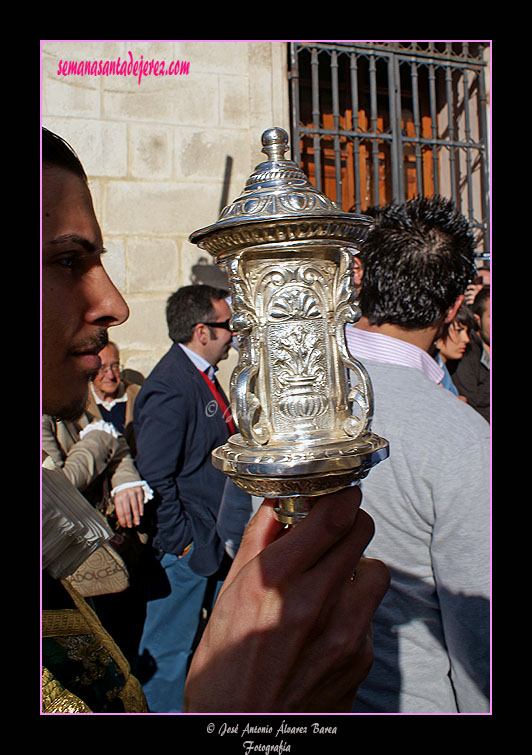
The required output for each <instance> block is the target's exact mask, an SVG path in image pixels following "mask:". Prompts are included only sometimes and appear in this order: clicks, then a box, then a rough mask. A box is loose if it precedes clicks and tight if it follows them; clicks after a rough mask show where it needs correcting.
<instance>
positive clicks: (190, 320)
mask: <svg viewBox="0 0 532 755" xmlns="http://www.w3.org/2000/svg"><path fill="white" fill-rule="evenodd" d="M228 295H229V293H228V291H226V290H225V289H223V288H215V287H214V286H207V285H193V286H183V287H182V288H180V289H178V290H177V291H176V292H175V293H173V294H172V295H171V296H170V297H169V298H168V300H167V302H166V322H167V323H168V335H169V336H170V338H171V339H172V341H173V342H174V343H185V344H186V343H189V341H191V339H192V336H193V333H194V327H195V326H196V325H197V324H198V323H199V322H208V321H209V320H211V319H212V318H213V317H214V316H215V313H214V308H213V306H212V302H213V300H214V301H219V300H220V299H226V298H227V296H228Z"/></svg>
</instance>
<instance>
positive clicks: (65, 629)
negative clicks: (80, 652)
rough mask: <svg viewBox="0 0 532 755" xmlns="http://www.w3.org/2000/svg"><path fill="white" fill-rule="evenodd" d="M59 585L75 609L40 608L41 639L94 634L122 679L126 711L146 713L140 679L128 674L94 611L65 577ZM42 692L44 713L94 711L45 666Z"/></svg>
mask: <svg viewBox="0 0 532 755" xmlns="http://www.w3.org/2000/svg"><path fill="white" fill-rule="evenodd" d="M61 584H62V585H63V587H64V588H65V589H66V591H67V592H68V593H69V595H70V596H71V598H72V600H73V601H74V604H75V606H76V608H74V609H61V610H46V611H43V612H42V617H43V618H42V634H43V638H46V637H72V636H76V635H86V634H89V635H94V636H95V637H96V638H97V639H98V641H99V643H100V645H101V646H102V647H103V648H104V649H105V650H106V651H107V653H108V654H109V656H110V657H111V658H112V660H113V661H114V663H115V664H116V666H117V667H118V669H119V671H120V673H121V674H122V676H123V678H124V679H125V683H124V686H123V687H122V689H121V690H120V692H119V693H118V697H119V698H120V699H121V700H122V703H123V705H124V710H125V712H127V713H147V712H148V709H147V705H146V699H145V697H144V693H143V691H142V687H141V685H140V683H139V681H138V680H137V679H136V678H135V677H134V676H133V675H132V674H131V669H130V666H129V663H128V661H127V659H126V658H125V656H124V655H123V653H122V651H121V650H120V648H119V647H118V646H117V645H116V643H115V642H114V641H113V639H112V638H111V636H110V635H109V634H108V633H107V632H106V631H105V629H104V628H103V626H102V624H101V622H100V620H99V619H98V616H97V615H96V613H95V612H94V611H93V610H92V608H91V607H90V606H89V605H88V604H87V602H86V601H85V600H84V598H83V597H82V596H81V595H80V594H79V593H78V592H77V591H76V589H75V588H74V587H73V586H72V585H71V584H70V583H69V582H68V581H67V580H66V579H64V580H61ZM42 694H43V712H46V713H91V712H93V711H91V710H90V708H89V707H88V706H87V705H86V704H85V703H84V702H83V701H82V700H81V699H80V698H78V697H77V696H76V695H74V694H72V693H70V692H69V691H68V690H66V689H64V688H63V687H62V686H61V684H60V683H59V682H58V681H57V679H55V677H54V676H53V675H52V674H51V673H50V672H49V671H48V670H47V669H43V679H42Z"/></svg>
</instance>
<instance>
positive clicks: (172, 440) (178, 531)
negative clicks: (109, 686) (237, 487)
mask: <svg viewBox="0 0 532 755" xmlns="http://www.w3.org/2000/svg"><path fill="white" fill-rule="evenodd" d="M226 296H227V292H226V291H223V290H222V289H217V288H213V287H211V286H199V285H195V286H185V287H184V288H181V289H179V290H178V291H176V293H175V294H172V296H171V297H170V298H169V299H168V302H167V307H166V317H167V322H168V331H169V335H170V338H171V339H172V341H173V344H172V346H171V348H170V350H169V351H168V352H167V353H166V354H165V356H163V357H162V359H161V360H160V361H159V363H158V364H157V365H156V367H155V368H154V369H153V371H152V372H151V374H150V375H149V376H148V378H147V379H146V381H145V382H144V384H143V386H142V389H141V391H140V393H139V395H138V397H137V400H136V402H135V415H134V422H135V432H136V436H137V447H138V455H137V458H136V464H137V467H138V469H139V471H140V474H141V475H142V477H143V479H145V480H146V481H147V482H148V484H149V485H150V487H151V488H152V490H154V491H155V494H156V498H157V500H156V506H157V508H156V523H155V531H154V538H153V545H154V548H155V549H156V551H157V555H158V559H159V563H158V568H157V569H155V570H154V574H153V576H152V578H151V584H150V592H149V595H148V602H147V612H146V621H145V626H144V632H143V636H142V639H141V643H140V648H139V668H138V670H137V673H138V676H139V678H140V679H141V681H142V682H143V688H144V692H145V695H146V699H147V701H148V706H149V709H150V711H151V712H178V711H181V710H182V705H183V691H184V686H185V678H186V673H187V666H188V662H189V658H190V655H191V651H192V646H193V642H194V638H195V636H196V632H197V630H198V625H199V621H200V616H201V609H202V606H203V605H204V602H205V597H206V594H207V591H209V594H211V593H212V594H214V595H216V593H217V590H218V589H219V587H220V586H221V584H222V580H223V576H224V565H225V564H224V553H225V551H224V543H223V541H222V540H221V539H220V537H219V536H218V534H217V531H216V519H217V515H218V510H219V507H220V503H221V500H222V495H223V491H224V485H225V482H226V476H225V475H224V474H223V473H222V472H220V471H219V470H217V469H215V468H214V466H213V464H212V461H211V451H212V450H213V449H214V448H216V447H217V446H220V445H223V444H224V443H225V442H226V441H227V438H228V437H229V435H231V434H233V433H234V432H235V428H234V425H232V418H231V415H230V412H229V409H228V408H227V409H226V408H225V407H227V405H228V402H227V398H226V397H225V395H224V394H223V391H222V390H221V388H220V387H219V386H218V384H217V383H216V378H215V376H214V373H215V371H216V365H217V364H218V362H219V361H220V360H222V359H225V358H226V357H227V355H228V352H229V349H230V346H231V339H232V332H231V330H230V326H229V320H230V317H231V310H230V308H229V306H228V304H227V302H226V300H225V299H226ZM224 402H225V406H224ZM226 558H227V557H225V559H226Z"/></svg>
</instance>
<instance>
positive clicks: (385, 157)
mask: <svg viewBox="0 0 532 755" xmlns="http://www.w3.org/2000/svg"><path fill="white" fill-rule="evenodd" d="M488 48H489V44H488V43H482V42H476V43H468V42H452V43H451V42H446V43H435V42H393V43H385V42H382V43H381V42H371V43H370V42H353V43H343V42H334V43H331V42H327V43H326V42H323V43H322V42H312V43H300V42H291V43H290V44H289V81H290V98H291V116H292V124H291V128H292V139H291V143H292V156H293V159H294V160H295V161H296V162H298V163H300V164H301V165H302V167H303V168H304V170H305V172H306V173H307V175H309V177H310V179H311V181H312V182H313V183H314V184H315V185H316V187H317V188H318V189H319V190H320V191H322V192H323V193H325V194H326V195H327V196H329V197H330V198H331V199H333V200H334V201H336V202H337V204H339V205H340V206H341V208H342V209H344V210H351V211H353V212H363V211H364V210H365V209H366V208H367V207H369V206H372V205H383V204H387V203H389V202H392V201H398V202H401V201H404V200H405V199H408V198H410V197H411V196H415V195H417V194H420V195H426V196H431V195H432V194H443V195H444V196H448V197H450V198H452V199H453V200H454V202H455V203H456V205H457V206H458V208H459V209H460V210H461V211H462V212H463V213H464V215H466V217H467V218H468V219H469V221H470V223H471V225H472V226H473V228H474V229H475V231H476V232H477V233H478V235H479V245H478V250H479V256H483V257H486V258H489V254H490V245H489V165H488V119H487V93H486V73H487V70H488V67H487V66H488V64H487V60H486V52H487V51H488Z"/></svg>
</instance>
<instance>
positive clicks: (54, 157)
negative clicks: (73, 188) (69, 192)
mask: <svg viewBox="0 0 532 755" xmlns="http://www.w3.org/2000/svg"><path fill="white" fill-rule="evenodd" d="M42 165H43V168H62V169H63V170H68V171H70V172H71V173H74V174H75V175H76V176H78V177H79V178H81V179H82V180H83V181H85V183H86V182H87V175H86V173H85V170H84V168H83V165H82V164H81V161H80V159H79V157H78V156H77V155H76V153H75V152H74V150H73V149H72V147H71V146H70V144H68V143H67V142H66V141H65V140H64V139H63V138H62V137H60V136H58V135H57V134H54V133H53V131H49V130H48V129H47V128H44V127H43V129H42Z"/></svg>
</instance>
